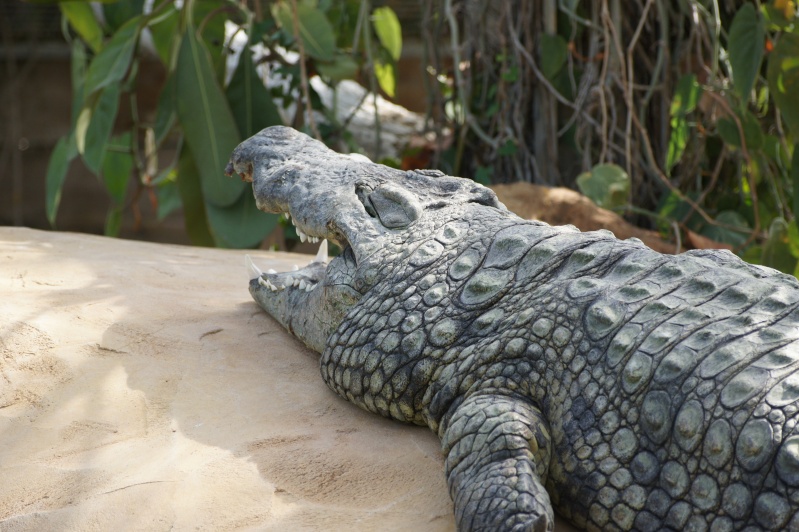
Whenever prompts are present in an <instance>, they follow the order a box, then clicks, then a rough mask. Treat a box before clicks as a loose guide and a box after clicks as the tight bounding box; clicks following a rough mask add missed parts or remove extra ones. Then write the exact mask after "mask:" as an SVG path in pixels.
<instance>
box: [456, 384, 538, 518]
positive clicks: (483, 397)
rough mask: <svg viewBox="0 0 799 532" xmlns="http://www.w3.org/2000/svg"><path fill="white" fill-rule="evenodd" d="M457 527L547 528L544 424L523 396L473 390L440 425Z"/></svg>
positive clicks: (533, 407) (536, 409) (536, 411)
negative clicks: (441, 426)
mask: <svg viewBox="0 0 799 532" xmlns="http://www.w3.org/2000/svg"><path fill="white" fill-rule="evenodd" d="M441 444H442V447H443V450H444V453H445V455H446V457H447V458H446V470H447V482H448V484H449V490H450V496H451V497H452V500H453V501H454V502H455V519H456V521H457V525H458V530H461V531H464V530H534V531H537V532H538V531H541V532H543V531H551V530H553V528H554V515H553V513H552V505H551V504H550V500H549V495H548V494H547V491H546V489H545V488H544V484H545V481H546V475H547V470H548V466H549V459H550V449H551V444H550V436H549V426H548V424H547V422H546V420H545V419H544V417H543V415H542V414H541V412H540V411H539V410H538V408H536V407H535V406H533V405H532V404H531V403H530V402H529V401H528V400H526V399H523V398H519V397H513V396H507V395H494V394H479V395H472V396H470V397H468V398H467V399H465V400H464V401H463V402H462V403H461V404H459V405H458V406H457V407H456V408H455V410H454V412H453V413H452V415H451V417H450V419H449V422H448V423H447V426H446V428H445V429H444V430H443V434H442V440H441Z"/></svg>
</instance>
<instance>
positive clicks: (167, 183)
mask: <svg viewBox="0 0 799 532" xmlns="http://www.w3.org/2000/svg"><path fill="white" fill-rule="evenodd" d="M169 174H170V177H167V178H166V179H165V180H164V181H163V183H161V184H159V185H158V186H157V187H156V189H155V195H156V197H157V198H158V214H157V216H158V220H159V221H161V220H163V219H164V218H166V217H167V216H169V215H170V214H172V213H173V212H174V211H176V210H177V209H179V208H180V205H181V202H180V190H179V188H178V182H177V180H176V179H175V178H176V177H177V170H176V169H172V170H171V171H170V172H169Z"/></svg>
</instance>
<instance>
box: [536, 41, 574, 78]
mask: <svg viewBox="0 0 799 532" xmlns="http://www.w3.org/2000/svg"><path fill="white" fill-rule="evenodd" d="M538 46H539V57H540V58H541V72H542V73H543V74H544V76H545V77H546V78H547V79H548V80H550V81H554V80H555V77H556V76H557V75H558V73H559V72H560V71H561V70H562V69H563V67H564V65H566V61H567V60H568V58H569V47H568V45H567V43H566V40H565V39H564V38H563V37H561V36H560V35H549V34H547V33H544V34H542V35H541V37H540V38H539V41H538Z"/></svg>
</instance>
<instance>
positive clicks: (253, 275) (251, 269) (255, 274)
mask: <svg viewBox="0 0 799 532" xmlns="http://www.w3.org/2000/svg"><path fill="white" fill-rule="evenodd" d="M244 265H245V266H246V267H247V275H249V276H250V280H251V281H252V280H253V279H257V278H259V277H260V276H261V273H262V272H261V270H260V269H259V268H258V266H256V265H255V263H254V262H253V261H252V259H251V258H250V256H249V255H244Z"/></svg>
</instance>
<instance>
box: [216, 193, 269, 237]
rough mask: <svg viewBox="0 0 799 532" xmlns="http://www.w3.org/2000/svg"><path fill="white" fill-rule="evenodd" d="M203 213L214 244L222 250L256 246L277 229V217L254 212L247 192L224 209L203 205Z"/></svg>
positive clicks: (256, 208) (253, 201) (251, 198)
mask: <svg viewBox="0 0 799 532" xmlns="http://www.w3.org/2000/svg"><path fill="white" fill-rule="evenodd" d="M247 188H248V189H249V188H250V187H247ZM206 212H207V213H208V221H210V222H211V231H212V233H213V235H214V240H215V241H216V245H217V246H220V247H225V248H252V247H256V246H257V245H258V244H260V243H261V241H262V240H263V239H264V238H266V235H268V234H269V233H270V232H272V230H273V229H274V228H275V227H276V226H277V220H278V216H277V215H274V214H266V213H263V212H261V211H259V210H258V207H256V206H255V198H254V197H253V194H252V190H251V189H250V190H245V191H244V193H243V194H242V195H241V197H240V198H239V199H238V200H237V201H236V203H234V204H233V205H230V206H228V207H215V206H213V205H206Z"/></svg>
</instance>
